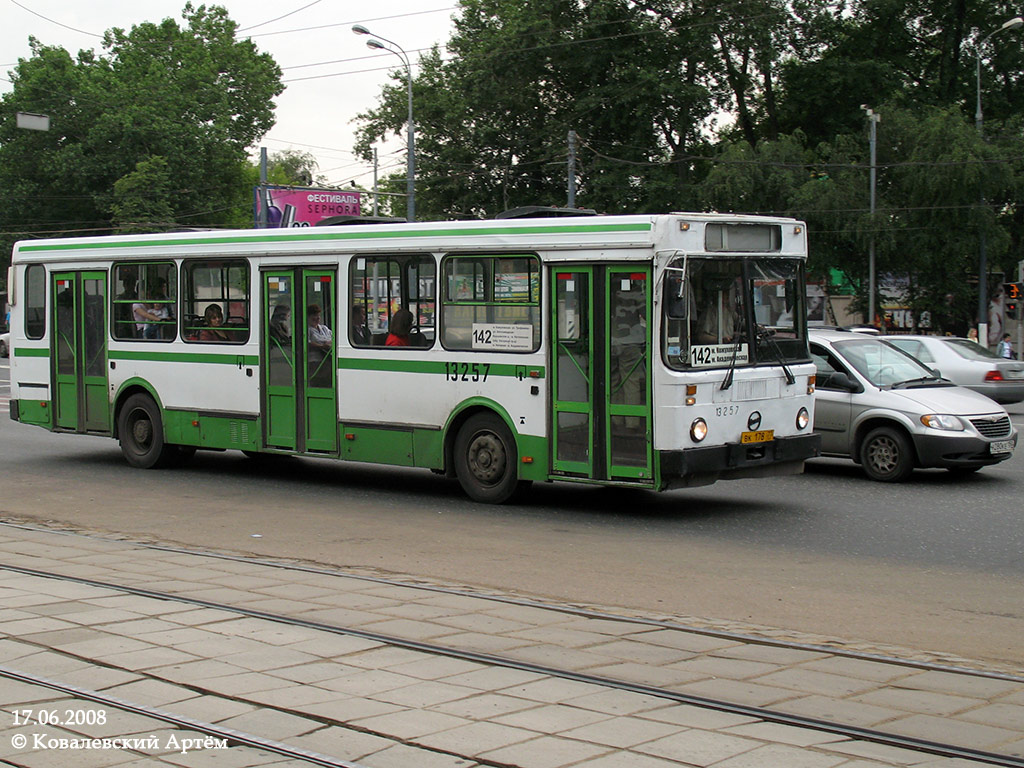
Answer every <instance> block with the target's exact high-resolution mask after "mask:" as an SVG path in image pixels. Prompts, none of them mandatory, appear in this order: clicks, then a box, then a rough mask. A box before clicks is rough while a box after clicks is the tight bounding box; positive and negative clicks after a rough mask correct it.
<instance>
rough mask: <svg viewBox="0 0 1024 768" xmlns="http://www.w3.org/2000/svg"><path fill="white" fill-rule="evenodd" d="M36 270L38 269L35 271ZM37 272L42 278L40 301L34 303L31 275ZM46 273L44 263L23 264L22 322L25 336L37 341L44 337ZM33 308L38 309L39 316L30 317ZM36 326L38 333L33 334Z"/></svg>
mask: <svg viewBox="0 0 1024 768" xmlns="http://www.w3.org/2000/svg"><path fill="white" fill-rule="evenodd" d="M36 270H39V272H38V273H37V272H36ZM34 274H39V275H40V276H41V278H42V282H41V284H40V286H39V290H40V291H41V298H42V303H41V304H39V305H35V304H33V303H32V275H34ZM47 279H48V278H47V274H46V265H45V264H26V265H25V288H24V290H23V294H24V296H25V308H24V310H23V312H24V314H23V315H22V322H23V323H24V329H25V338H26V339H32V340H33V341H38V340H39V339H42V338H45V337H46V294H47ZM33 309H36V310H39V311H40V315H41V317H38V318H35V319H32V318H30V313H31V311H32V310H33ZM34 326H35V327H38V328H39V332H38V335H33V333H32V328H33V327H34Z"/></svg>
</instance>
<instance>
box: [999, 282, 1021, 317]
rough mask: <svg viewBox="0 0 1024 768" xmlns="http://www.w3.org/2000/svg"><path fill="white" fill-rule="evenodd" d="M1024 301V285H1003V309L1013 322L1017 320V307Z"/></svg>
mask: <svg viewBox="0 0 1024 768" xmlns="http://www.w3.org/2000/svg"><path fill="white" fill-rule="evenodd" d="M1021 301H1024V283H1003V308H1004V309H1005V310H1006V316H1007V317H1008V318H1010V319H1011V320H1016V319H1017V305H1018V304H1020V302H1021Z"/></svg>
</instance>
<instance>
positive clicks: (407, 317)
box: [384, 309, 413, 347]
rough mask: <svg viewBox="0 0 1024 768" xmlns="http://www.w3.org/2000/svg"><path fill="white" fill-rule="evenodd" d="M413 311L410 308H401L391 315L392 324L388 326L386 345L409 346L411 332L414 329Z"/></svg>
mask: <svg viewBox="0 0 1024 768" xmlns="http://www.w3.org/2000/svg"><path fill="white" fill-rule="evenodd" d="M412 321H413V317H412V312H410V311H409V310H408V309H400V310H398V311H397V312H395V314H394V315H392V317H391V325H390V326H389V328H388V338H387V340H386V341H385V342H384V346H385V347H408V346H409V332H410V331H411V330H412Z"/></svg>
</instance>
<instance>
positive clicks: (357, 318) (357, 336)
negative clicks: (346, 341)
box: [352, 304, 373, 347]
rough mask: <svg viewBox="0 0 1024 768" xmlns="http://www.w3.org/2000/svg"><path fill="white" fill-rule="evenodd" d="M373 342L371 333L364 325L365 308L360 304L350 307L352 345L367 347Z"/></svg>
mask: <svg viewBox="0 0 1024 768" xmlns="http://www.w3.org/2000/svg"><path fill="white" fill-rule="evenodd" d="M371 344H373V335H372V334H371V333H370V329H369V328H367V327H366V308H365V307H363V305H362V304H356V305H354V306H353V307H352V345H353V346H355V347H368V346H370V345H371Z"/></svg>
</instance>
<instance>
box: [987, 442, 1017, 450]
mask: <svg viewBox="0 0 1024 768" xmlns="http://www.w3.org/2000/svg"><path fill="white" fill-rule="evenodd" d="M988 450H989V452H990V453H1013V440H997V441H996V442H994V443H989V444H988Z"/></svg>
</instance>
